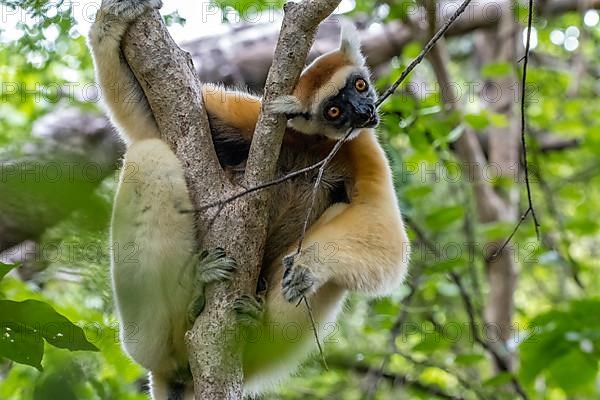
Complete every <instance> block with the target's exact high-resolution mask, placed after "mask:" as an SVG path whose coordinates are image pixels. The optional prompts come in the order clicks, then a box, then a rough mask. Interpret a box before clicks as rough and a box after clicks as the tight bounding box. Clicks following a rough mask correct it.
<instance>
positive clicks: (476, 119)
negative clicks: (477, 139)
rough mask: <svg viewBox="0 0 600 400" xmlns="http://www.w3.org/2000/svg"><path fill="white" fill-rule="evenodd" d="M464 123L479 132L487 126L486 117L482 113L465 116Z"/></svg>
mask: <svg viewBox="0 0 600 400" xmlns="http://www.w3.org/2000/svg"><path fill="white" fill-rule="evenodd" d="M464 118H465V121H466V122H467V123H468V124H469V125H471V126H472V127H473V129H476V130H481V129H485V128H486V127H487V126H488V125H489V123H490V122H489V120H488V116H487V115H486V114H484V113H481V114H465V116H464Z"/></svg>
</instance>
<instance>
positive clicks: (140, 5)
mask: <svg viewBox="0 0 600 400" xmlns="http://www.w3.org/2000/svg"><path fill="white" fill-rule="evenodd" d="M161 7H162V1H161V0H102V5H101V6H100V9H101V10H102V11H103V12H105V13H106V14H111V15H116V16H118V17H120V18H122V19H124V20H127V21H133V20H135V19H136V18H137V17H139V16H140V15H142V14H143V13H144V12H146V11H147V10H152V9H159V8H161Z"/></svg>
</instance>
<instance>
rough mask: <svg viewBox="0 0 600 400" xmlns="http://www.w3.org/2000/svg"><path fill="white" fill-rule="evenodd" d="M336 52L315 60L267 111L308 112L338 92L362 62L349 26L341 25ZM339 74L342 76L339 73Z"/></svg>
mask: <svg viewBox="0 0 600 400" xmlns="http://www.w3.org/2000/svg"><path fill="white" fill-rule="evenodd" d="M341 26H342V30H341V38H340V46H339V48H337V49H335V50H333V51H330V52H328V53H326V54H323V55H322V56H319V57H317V58H316V59H315V60H314V61H313V62H312V63H311V64H310V65H309V66H308V67H306V69H305V70H304V71H303V72H302V75H300V78H299V79H298V83H297V84H296V87H295V89H294V92H293V94H292V95H289V96H281V97H279V98H278V99H275V100H274V101H273V102H272V103H271V106H270V108H271V111H273V112H278V113H284V114H296V113H305V112H310V111H311V108H312V105H314V104H315V100H316V102H318V101H319V100H320V99H322V98H323V95H324V94H325V93H323V89H324V88H325V89H326V91H327V92H328V94H331V92H334V93H335V91H336V90H339V89H340V88H341V87H343V86H344V84H345V79H346V77H347V76H348V73H349V72H350V71H351V70H359V69H363V68H364V65H365V59H364V56H363V55H362V53H361V51H360V38H359V36H358V32H357V31H356V28H355V27H354V25H352V24H351V23H347V22H344V23H342V24H341ZM342 70H343V72H342Z"/></svg>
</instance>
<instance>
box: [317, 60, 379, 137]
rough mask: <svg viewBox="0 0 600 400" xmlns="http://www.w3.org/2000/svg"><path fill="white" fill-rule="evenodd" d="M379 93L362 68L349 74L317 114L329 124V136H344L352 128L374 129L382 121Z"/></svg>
mask: <svg viewBox="0 0 600 400" xmlns="http://www.w3.org/2000/svg"><path fill="white" fill-rule="evenodd" d="M376 100H377V95H376V94H375V90H374V89H373V87H372V86H371V83H370V82H369V78H368V77H367V76H365V74H364V73H363V72H362V71H358V72H354V73H352V74H350V75H348V78H347V79H346V84H345V85H344V87H342V88H341V89H339V91H338V92H337V94H335V95H333V96H330V97H329V98H327V99H325V101H323V102H322V104H321V106H320V110H319V111H318V113H319V115H317V116H315V117H317V118H319V119H321V120H322V122H323V124H324V125H326V126H328V128H330V129H327V131H328V132H327V136H329V137H332V138H340V137H344V136H345V135H346V133H347V132H348V130H350V129H354V130H356V129H360V128H373V127H375V126H377V124H378V123H379V116H378V115H377V108H376V107H375V101H376Z"/></svg>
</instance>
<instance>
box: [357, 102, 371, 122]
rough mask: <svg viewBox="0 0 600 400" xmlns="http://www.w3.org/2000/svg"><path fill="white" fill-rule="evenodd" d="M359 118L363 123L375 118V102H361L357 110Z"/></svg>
mask: <svg viewBox="0 0 600 400" xmlns="http://www.w3.org/2000/svg"><path fill="white" fill-rule="evenodd" d="M356 114H357V118H358V120H359V121H360V122H361V123H366V122H369V121H370V120H372V119H373V118H375V106H374V105H373V104H361V105H360V106H359V107H358V108H357V110H356Z"/></svg>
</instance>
